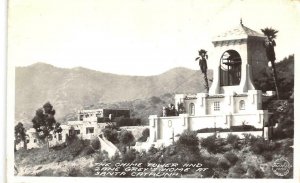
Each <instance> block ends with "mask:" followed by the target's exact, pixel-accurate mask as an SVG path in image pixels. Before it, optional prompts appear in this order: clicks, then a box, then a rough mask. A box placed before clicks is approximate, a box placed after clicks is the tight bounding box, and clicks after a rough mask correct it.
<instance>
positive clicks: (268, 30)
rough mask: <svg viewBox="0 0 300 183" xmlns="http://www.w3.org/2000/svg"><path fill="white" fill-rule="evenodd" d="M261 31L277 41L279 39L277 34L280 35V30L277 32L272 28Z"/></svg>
mask: <svg viewBox="0 0 300 183" xmlns="http://www.w3.org/2000/svg"><path fill="white" fill-rule="evenodd" d="M261 31H262V32H263V33H264V35H265V36H267V37H271V38H272V39H275V38H276V37H277V35H276V34H277V33H278V30H275V29H273V28H272V27H270V28H268V27H266V28H264V29H261Z"/></svg>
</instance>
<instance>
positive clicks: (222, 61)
mask: <svg viewBox="0 0 300 183" xmlns="http://www.w3.org/2000/svg"><path fill="white" fill-rule="evenodd" d="M264 40H265V36H264V35H263V34H260V33H258V32H256V31H254V30H251V29H249V28H248V27H246V26H244V25H243V24H242V22H241V23H240V25H239V26H238V27H237V28H235V29H232V30H229V31H227V32H224V33H223V34H220V35H218V36H216V37H215V38H214V39H213V41H212V43H213V45H214V54H213V55H212V57H213V58H212V59H211V60H212V61H214V62H216V64H215V67H216V68H214V77H213V78H214V81H213V83H212V85H211V87H210V90H209V94H210V95H214V94H225V93H237V94H241V93H245V92H247V91H248V90H255V88H254V84H253V81H254V79H256V78H257V77H259V75H260V72H261V71H262V70H263V69H265V68H266V67H267V60H268V59H267V57H266V54H265V49H264V46H263V45H264ZM253 76H255V77H253Z"/></svg>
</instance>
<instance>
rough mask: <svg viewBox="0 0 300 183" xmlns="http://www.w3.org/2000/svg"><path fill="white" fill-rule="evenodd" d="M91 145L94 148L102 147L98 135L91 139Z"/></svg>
mask: <svg viewBox="0 0 300 183" xmlns="http://www.w3.org/2000/svg"><path fill="white" fill-rule="evenodd" d="M91 146H92V148H93V149H94V150H98V149H100V147H101V144H100V141H99V139H98V137H96V138H93V139H92V140H91Z"/></svg>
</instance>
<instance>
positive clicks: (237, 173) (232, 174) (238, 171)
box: [227, 164, 246, 178]
mask: <svg viewBox="0 0 300 183" xmlns="http://www.w3.org/2000/svg"><path fill="white" fill-rule="evenodd" d="M245 173H246V171H245V170H244V168H243V167H242V165H241V164H236V165H235V166H233V167H231V168H230V169H229V172H228V175H227V178H242V177H243V175H244V174H245Z"/></svg>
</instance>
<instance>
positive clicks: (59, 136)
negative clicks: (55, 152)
mask: <svg viewBox="0 0 300 183" xmlns="http://www.w3.org/2000/svg"><path fill="white" fill-rule="evenodd" d="M58 140H59V141H61V140H62V135H61V133H60V134H58Z"/></svg>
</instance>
